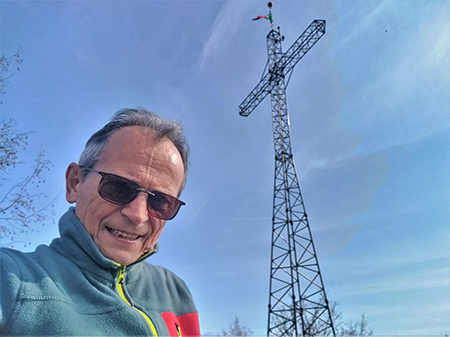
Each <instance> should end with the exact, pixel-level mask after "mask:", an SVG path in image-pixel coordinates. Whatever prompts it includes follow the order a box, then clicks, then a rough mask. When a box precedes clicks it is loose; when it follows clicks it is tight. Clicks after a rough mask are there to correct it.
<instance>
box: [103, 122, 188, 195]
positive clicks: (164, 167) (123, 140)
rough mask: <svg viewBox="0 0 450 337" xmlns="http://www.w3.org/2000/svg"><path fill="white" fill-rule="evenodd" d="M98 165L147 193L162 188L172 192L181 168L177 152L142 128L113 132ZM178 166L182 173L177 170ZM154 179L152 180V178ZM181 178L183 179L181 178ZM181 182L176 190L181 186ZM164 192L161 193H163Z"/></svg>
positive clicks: (135, 127)
mask: <svg viewBox="0 0 450 337" xmlns="http://www.w3.org/2000/svg"><path fill="white" fill-rule="evenodd" d="M99 164H101V165H102V166H104V165H105V166H108V167H111V168H113V169H114V170H115V172H113V173H116V174H119V175H123V176H124V177H126V178H129V179H131V180H134V181H136V182H137V183H138V184H140V185H141V186H142V187H145V188H147V189H149V190H151V189H154V190H155V189H159V188H162V189H164V190H166V192H167V189H169V190H170V192H171V193H175V194H177V193H178V190H176V191H175V190H173V188H172V185H173V177H178V176H179V174H180V173H181V174H182V175H183V177H184V166H183V162H182V159H181V155H180V154H179V152H178V149H177V148H176V147H175V145H173V143H172V142H171V141H170V139H168V138H162V139H158V138H157V137H155V133H154V132H153V131H152V130H150V129H148V128H145V127H137V126H134V127H126V128H123V129H120V130H118V131H116V132H115V133H113V134H112V135H111V137H110V139H109V140H108V143H107V144H106V146H105V149H104V151H103V154H102V156H101V158H100V161H99ZM180 165H181V169H182V172H181V171H180V172H179V170H180ZM155 176H156V177H157V179H156V180H155V179H153V177H155ZM183 177H182V179H183ZM181 184H182V181H181V182H180V184H179V186H178V187H177V188H178V189H179V188H180V187H181ZM162 192H164V191H162Z"/></svg>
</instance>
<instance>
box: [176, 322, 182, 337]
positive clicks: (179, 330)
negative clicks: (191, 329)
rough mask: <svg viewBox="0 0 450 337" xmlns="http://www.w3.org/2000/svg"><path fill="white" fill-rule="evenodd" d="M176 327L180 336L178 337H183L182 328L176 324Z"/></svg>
mask: <svg viewBox="0 0 450 337" xmlns="http://www.w3.org/2000/svg"><path fill="white" fill-rule="evenodd" d="M175 327H176V328H177V335H178V337H182V336H181V329H180V327H179V326H178V324H175Z"/></svg>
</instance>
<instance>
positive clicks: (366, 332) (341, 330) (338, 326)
mask: <svg viewBox="0 0 450 337" xmlns="http://www.w3.org/2000/svg"><path fill="white" fill-rule="evenodd" d="M328 306H329V308H330V314H331V319H332V321H333V326H334V330H335V333H336V336H340V337H350V336H372V335H373V330H372V329H370V328H369V324H368V322H367V319H366V315H365V314H362V316H361V320H359V321H357V322H355V323H353V322H351V321H350V322H343V318H342V313H341V312H340V311H338V308H337V306H338V302H336V301H333V300H329V301H328ZM318 310H319V309H318ZM316 316H319V315H316ZM273 317H274V316H273ZM293 321H294V320H292V322H293ZM306 324H307V326H308V327H309V329H308V334H307V335H308V336H317V337H319V336H320V337H321V336H332V331H331V329H327V327H328V324H327V323H325V322H323V321H321V320H316V321H315V322H306ZM272 326H277V331H278V332H279V335H280V336H281V335H282V336H294V335H295V329H294V326H293V324H291V323H290V322H287V321H285V320H283V321H282V320H281V319H280V320H277V318H273V320H272ZM298 333H299V334H301V331H299V332H298Z"/></svg>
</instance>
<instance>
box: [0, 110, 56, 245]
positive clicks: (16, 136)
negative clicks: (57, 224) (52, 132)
mask: <svg viewBox="0 0 450 337" xmlns="http://www.w3.org/2000/svg"><path fill="white" fill-rule="evenodd" d="M14 126H15V122H14V121H13V120H12V119H10V120H7V121H2V122H0V188H1V190H0V191H1V192H0V243H1V245H3V246H14V245H15V244H17V243H18V241H17V236H18V234H24V233H27V232H30V231H33V230H34V229H35V228H33V226H32V224H35V223H45V222H46V221H48V220H51V219H52V218H53V215H54V214H53V211H52V210H51V209H52V206H53V203H52V202H48V201H47V202H45V199H46V198H47V196H46V194H45V193H42V192H39V191H38V189H39V187H40V185H41V184H42V183H44V182H45V181H44V180H43V177H42V176H43V174H42V173H43V171H44V170H49V169H50V167H51V166H52V164H51V162H50V160H48V159H46V158H45V153H44V151H43V150H40V151H39V153H38V154H37V156H36V158H35V160H34V165H33V168H32V169H31V173H30V174H29V175H27V176H25V177H24V178H22V179H18V180H17V181H15V182H11V180H10V179H8V178H7V177H9V176H11V173H12V172H13V171H14V170H16V169H17V167H18V166H19V165H21V164H23V163H22V162H20V161H19V152H20V151H21V150H25V149H26V146H27V145H28V143H27V139H28V136H29V134H30V133H20V132H17V131H16V129H15V127H14ZM19 242H22V241H19ZM25 245H26V243H25Z"/></svg>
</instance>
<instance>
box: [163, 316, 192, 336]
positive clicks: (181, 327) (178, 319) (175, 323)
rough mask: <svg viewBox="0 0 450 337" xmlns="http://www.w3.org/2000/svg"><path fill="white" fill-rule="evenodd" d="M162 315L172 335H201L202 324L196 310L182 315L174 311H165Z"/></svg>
mask: <svg viewBox="0 0 450 337" xmlns="http://www.w3.org/2000/svg"><path fill="white" fill-rule="evenodd" d="M161 316H162V318H163V319H164V322H165V323H166V325H167V329H168V330H169V334H170V336H172V337H177V336H182V337H188V336H200V325H199V322H198V314H197V313H196V312H192V313H189V314H184V315H181V316H175V314H174V313H173V312H163V313H162V314H161Z"/></svg>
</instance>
